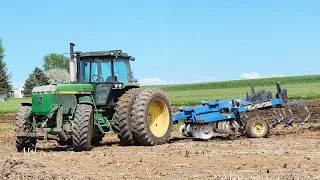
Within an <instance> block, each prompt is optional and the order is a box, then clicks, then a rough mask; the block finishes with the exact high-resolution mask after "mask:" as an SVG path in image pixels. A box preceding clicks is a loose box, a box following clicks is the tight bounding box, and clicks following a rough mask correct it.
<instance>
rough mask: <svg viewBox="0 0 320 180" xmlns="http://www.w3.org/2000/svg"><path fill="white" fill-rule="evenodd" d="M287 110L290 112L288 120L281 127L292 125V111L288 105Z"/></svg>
mask: <svg viewBox="0 0 320 180" xmlns="http://www.w3.org/2000/svg"><path fill="white" fill-rule="evenodd" d="M288 111H289V113H290V120H289V121H288V122H287V123H286V125H284V126H283V128H287V127H289V126H292V123H293V120H294V116H293V113H292V110H291V108H290V107H288Z"/></svg>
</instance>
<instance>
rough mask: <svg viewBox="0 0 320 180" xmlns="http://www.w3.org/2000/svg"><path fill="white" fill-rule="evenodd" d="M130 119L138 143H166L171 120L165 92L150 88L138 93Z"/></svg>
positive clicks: (169, 105)
mask: <svg viewBox="0 0 320 180" xmlns="http://www.w3.org/2000/svg"><path fill="white" fill-rule="evenodd" d="M132 119H133V121H132V124H133V129H132V131H133V135H134V138H135V140H136V141H137V142H138V144H139V145H145V146H153V145H159V144H164V143H166V142H167V141H168V139H169V137H170V133H171V129H172V122H173V121H172V112H171V104H170V101H169V99H168V97H167V95H166V94H165V92H164V91H162V90H160V89H155V88H150V89H146V90H144V91H142V92H141V93H139V95H138V96H137V97H136V99H135V101H134V105H133V108H132Z"/></svg>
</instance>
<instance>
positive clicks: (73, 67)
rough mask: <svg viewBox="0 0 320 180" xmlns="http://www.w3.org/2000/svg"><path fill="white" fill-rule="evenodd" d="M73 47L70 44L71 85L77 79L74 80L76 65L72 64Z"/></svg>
mask: <svg viewBox="0 0 320 180" xmlns="http://www.w3.org/2000/svg"><path fill="white" fill-rule="evenodd" d="M73 46H75V45H74V44H73V43H70V80H71V83H76V82H77V78H76V75H77V73H76V67H75V66H76V64H75V62H74V54H73Z"/></svg>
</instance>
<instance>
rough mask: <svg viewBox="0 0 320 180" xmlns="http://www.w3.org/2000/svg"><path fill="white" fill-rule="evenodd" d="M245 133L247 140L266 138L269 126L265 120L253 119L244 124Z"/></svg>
mask: <svg viewBox="0 0 320 180" xmlns="http://www.w3.org/2000/svg"><path fill="white" fill-rule="evenodd" d="M245 132H246V135H247V137H248V138H262V137H264V138H265V137H268V135H269V133H270V126H269V122H268V121H267V120H264V119H261V118H259V117H253V118H251V119H249V120H248V121H247V122H246V125H245Z"/></svg>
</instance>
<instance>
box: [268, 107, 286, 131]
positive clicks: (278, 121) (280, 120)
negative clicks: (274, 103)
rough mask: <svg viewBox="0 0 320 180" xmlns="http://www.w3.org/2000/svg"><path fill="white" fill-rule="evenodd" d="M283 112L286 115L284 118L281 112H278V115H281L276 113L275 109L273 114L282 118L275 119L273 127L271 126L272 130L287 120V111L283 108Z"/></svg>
mask: <svg viewBox="0 0 320 180" xmlns="http://www.w3.org/2000/svg"><path fill="white" fill-rule="evenodd" d="M281 110H282V113H283V114H284V116H283V115H282V114H281V112H280V110H279V111H278V113H279V114H277V112H276V111H275V109H273V111H272V112H273V114H274V115H275V116H280V118H279V119H275V120H274V121H273V123H272V125H271V128H275V127H277V126H278V125H279V124H280V122H282V121H283V120H284V119H286V113H285V111H284V110H283V109H282V108H281Z"/></svg>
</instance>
